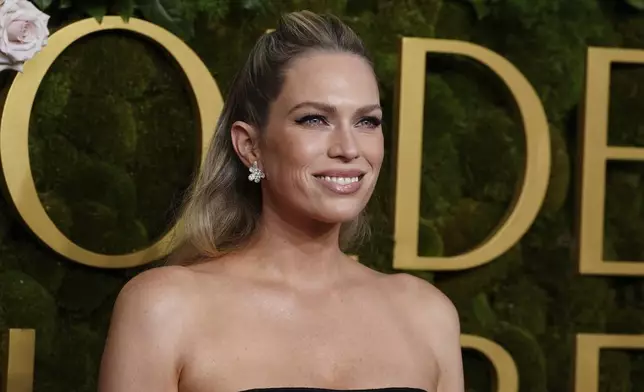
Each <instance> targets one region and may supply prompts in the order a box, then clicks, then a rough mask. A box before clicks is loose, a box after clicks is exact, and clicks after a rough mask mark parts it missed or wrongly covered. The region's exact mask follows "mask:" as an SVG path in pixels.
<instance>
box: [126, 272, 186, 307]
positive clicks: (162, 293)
mask: <svg viewBox="0 0 644 392" xmlns="http://www.w3.org/2000/svg"><path fill="white" fill-rule="evenodd" d="M194 279H195V277H194V273H193V272H192V271H190V270H189V269H187V268H185V267H179V266H168V267H157V268H152V269H149V270H147V271H144V272H142V273H140V274H138V275H137V276H135V277H134V278H132V279H131V280H130V281H129V282H127V284H125V286H123V289H122V290H121V292H120V293H119V297H118V300H117V302H118V301H120V302H126V303H139V304H141V303H143V304H146V305H158V306H164V305H165V306H169V305H171V304H172V303H173V302H177V301H180V300H181V299H183V298H184V297H185V296H186V295H189V294H190V287H191V285H192V283H193V282H194Z"/></svg>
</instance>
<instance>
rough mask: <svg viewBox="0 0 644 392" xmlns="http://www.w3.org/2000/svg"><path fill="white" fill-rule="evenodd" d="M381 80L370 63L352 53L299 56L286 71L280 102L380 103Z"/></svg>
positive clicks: (313, 53)
mask: <svg viewBox="0 0 644 392" xmlns="http://www.w3.org/2000/svg"><path fill="white" fill-rule="evenodd" d="M379 100H380V94H379V92H378V83H377V82H376V78H375V76H374V74H373V70H372V69H371V66H370V65H369V63H367V61H366V60H364V59H363V58H362V57H360V56H357V55H354V54H350V53H333V52H312V53H308V54H305V55H302V56H300V57H298V58H297V59H295V60H294V61H293V62H292V63H291V65H290V66H289V68H288V69H287V70H286V72H285V79H284V85H283V87H282V91H281V93H280V97H278V100H277V101H282V103H285V104H286V103H289V104H291V103H293V104H297V103H299V102H301V101H318V102H320V101H321V102H325V103H328V104H331V105H334V106H342V105H347V104H349V105H365V104H377V103H379Z"/></svg>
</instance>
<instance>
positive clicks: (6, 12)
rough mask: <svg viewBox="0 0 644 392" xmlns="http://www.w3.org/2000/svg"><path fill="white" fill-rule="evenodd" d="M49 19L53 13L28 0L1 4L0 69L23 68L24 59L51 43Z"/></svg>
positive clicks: (5, 1)
mask: <svg viewBox="0 0 644 392" xmlns="http://www.w3.org/2000/svg"><path fill="white" fill-rule="evenodd" d="M0 1H2V0H0ZM48 21H49V15H47V14H45V13H43V12H41V11H40V10H39V9H38V8H36V6H35V5H33V4H32V3H31V2H29V1H28V0H4V4H2V6H0V70H2V69H5V68H11V69H16V70H18V71H22V63H24V62H25V61H27V60H29V59H31V58H32V57H33V56H34V55H35V54H36V53H38V52H39V51H40V50H41V49H42V48H43V47H44V46H45V45H47V39H48V37H49V30H48V29H47V22H48Z"/></svg>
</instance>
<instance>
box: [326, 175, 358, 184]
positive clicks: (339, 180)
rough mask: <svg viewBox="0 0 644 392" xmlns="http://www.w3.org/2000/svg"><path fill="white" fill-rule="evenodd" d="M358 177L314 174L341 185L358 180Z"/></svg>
mask: <svg viewBox="0 0 644 392" xmlns="http://www.w3.org/2000/svg"><path fill="white" fill-rule="evenodd" d="M361 177H362V176H359V177H329V176H315V178H317V179H320V180H324V181H329V182H334V183H336V184H341V185H346V184H352V183H354V182H358V181H360V178H361Z"/></svg>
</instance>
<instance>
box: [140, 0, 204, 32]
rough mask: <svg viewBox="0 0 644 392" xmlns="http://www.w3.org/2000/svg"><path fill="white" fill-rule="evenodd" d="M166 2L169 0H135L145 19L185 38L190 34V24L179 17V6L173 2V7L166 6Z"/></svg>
mask: <svg viewBox="0 0 644 392" xmlns="http://www.w3.org/2000/svg"><path fill="white" fill-rule="evenodd" d="M166 3H169V1H165V2H162V0H136V5H137V6H138V8H139V9H140V10H141V12H142V13H143V17H144V18H145V19H146V20H148V21H150V22H152V23H155V24H157V25H159V26H161V27H163V28H165V29H168V30H170V31H171V32H173V33H174V34H176V35H178V36H179V37H181V38H184V39H185V38H188V37H189V36H191V35H192V29H191V26H190V25H189V23H186V22H185V21H182V20H181V18H180V17H179V15H181V14H182V13H181V12H180V11H181V8H180V6H179V5H177V4H176V3H175V6H174V7H167V6H166V5H165V4H166ZM173 15H175V16H173Z"/></svg>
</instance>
